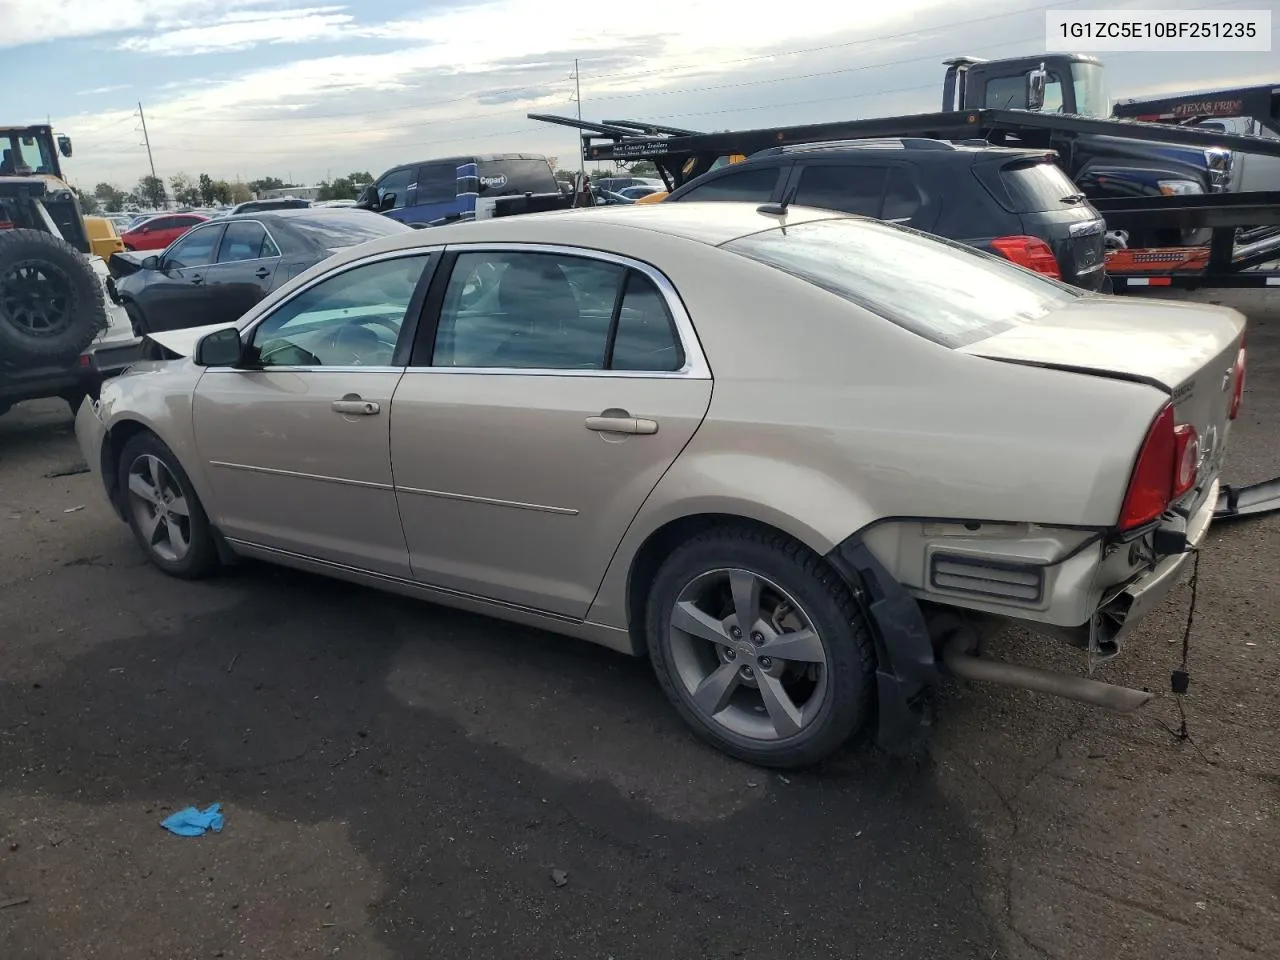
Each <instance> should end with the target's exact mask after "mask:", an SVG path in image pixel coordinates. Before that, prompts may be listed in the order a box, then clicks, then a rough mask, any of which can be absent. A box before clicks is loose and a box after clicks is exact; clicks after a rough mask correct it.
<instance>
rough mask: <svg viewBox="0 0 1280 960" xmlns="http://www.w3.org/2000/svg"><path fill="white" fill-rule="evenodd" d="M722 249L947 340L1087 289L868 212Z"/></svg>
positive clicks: (968, 339)
mask: <svg viewBox="0 0 1280 960" xmlns="http://www.w3.org/2000/svg"><path fill="white" fill-rule="evenodd" d="M724 249H726V250H732V251H733V252H734V253H739V254H742V255H743V256H745V257H750V258H751V259H752V260H758V261H760V262H761V263H766V264H768V265H769V266H772V267H777V268H778V269H779V270H782V271H785V272H786V273H789V274H791V275H792V276H795V277H799V278H800V279H801V280H807V281H808V282H809V283H812V284H814V285H815V286H818V287H821V288H822V289H824V290H827V291H829V292H831V293H834V294H835V295H836V296H839V297H843V298H844V299H846V300H848V301H850V302H851V303H856V304H857V305H858V306H860V307H864V308H866V309H867V310H870V311H871V312H872V313H875V314H878V315H879V316H881V317H884V318H885V319H886V320H890V321H892V322H893V323H896V324H898V325H899V326H902V327H905V328H906V329H908V330H910V331H911V332H913V333H916V334H919V335H920V336H922V337H925V338H926V339H928V340H932V341H933V342H934V343H940V344H942V345H943V346H947V347H963V346H967V345H968V344H971V343H976V342H977V341H979V340H985V339H986V338H987V337H990V336H994V335H995V334H997V333H999V332H1001V331H1002V330H1007V329H1009V328H1010V327H1012V326H1014V325H1015V324H1017V323H1019V322H1026V321H1029V320H1034V319H1035V318H1037V317H1040V316H1043V315H1044V314H1046V313H1048V312H1049V311H1050V310H1053V309H1055V308H1056V307H1058V306H1059V305H1061V304H1064V303H1067V302H1070V301H1072V300H1074V299H1075V298H1076V297H1078V296H1082V295H1083V294H1082V293H1081V292H1080V291H1077V290H1076V289H1075V288H1073V287H1068V286H1066V285H1065V284H1060V283H1055V282H1054V281H1052V280H1050V279H1048V278H1047V277H1043V276H1041V275H1040V274H1036V273H1032V272H1031V271H1029V270H1024V269H1023V268H1022V267H1018V266H1014V265H1013V264H1012V263H1009V262H1008V261H1007V260H1003V259H1001V258H998V257H995V256H991V255H989V254H986V253H983V252H981V251H979V250H975V249H973V248H972V247H966V246H963V245H962V244H959V243H955V242H953V241H951V240H943V239H941V238H939V237H933V236H928V235H926V234H923V233H919V232H917V231H915V230H909V229H907V228H905V227H898V226H894V225H893V224H886V223H877V222H875V221H872V220H862V219H838V220H835V219H833V220H815V221H812V222H810V223H801V224H796V225H795V226H789V227H786V228H785V232H783V229H782V228H779V229H774V230H766V231H764V232H763V233H755V234H751V235H750V236H746V237H741V238H739V239H737V240H731V241H730V242H728V243H726V244H725V245H724Z"/></svg>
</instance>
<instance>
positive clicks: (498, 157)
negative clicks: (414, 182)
mask: <svg viewBox="0 0 1280 960" xmlns="http://www.w3.org/2000/svg"><path fill="white" fill-rule="evenodd" d="M546 159H547V158H546V156H545V155H543V154H541V153H467V154H461V155H457V156H451V157H428V158H427V159H425V160H410V161H409V162H408V163H399V164H396V165H395V166H394V167H389V168H388V169H387V173H390V172H391V171H393V170H403V169H404V168H405V167H420V166H424V165H426V164H428V163H453V164H457V165H458V166H462V165H463V164H467V163H497V162H500V161H503V160H546ZM383 176H386V174H383ZM379 179H381V178H379Z"/></svg>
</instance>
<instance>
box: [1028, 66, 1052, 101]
mask: <svg viewBox="0 0 1280 960" xmlns="http://www.w3.org/2000/svg"><path fill="white" fill-rule="evenodd" d="M1048 80H1049V74H1048V73H1047V72H1046V71H1045V69H1044V65H1043V64H1041V66H1040V67H1039V68H1038V69H1036V70H1032V71H1031V72H1030V73H1028V74H1027V109H1028V110H1039V109H1040V108H1041V107H1043V106H1044V88H1045V84H1046V83H1047V82H1048Z"/></svg>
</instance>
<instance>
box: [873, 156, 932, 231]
mask: <svg viewBox="0 0 1280 960" xmlns="http://www.w3.org/2000/svg"><path fill="white" fill-rule="evenodd" d="M923 205H924V199H923V197H921V195H920V188H919V187H918V186H916V179H915V177H914V176H912V174H911V171H910V170H908V169H906V168H904V167H890V168H889V181H888V183H887V185H886V186H885V189H884V208H883V209H882V210H881V211H880V219H881V220H892V221H895V222H898V223H907V222H909V221H910V220H911V218H912V217H914V216H915V215H916V213H917V212H919V210H920V208H921V207H922V206H923Z"/></svg>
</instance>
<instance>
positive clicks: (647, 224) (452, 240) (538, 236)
mask: <svg viewBox="0 0 1280 960" xmlns="http://www.w3.org/2000/svg"><path fill="white" fill-rule="evenodd" d="M760 208H761V205H760V204H757V203H733V202H703V203H670V204H667V203H653V204H623V205H618V206H608V207H586V208H579V209H574V210H553V211H549V212H545V213H526V214H521V215H519V216H511V217H495V218H493V219H490V220H472V221H464V222H462V223H452V224H443V225H441V226H438V227H429V228H427V229H424V230H412V231H409V232H406V233H404V234H395V235H393V236H390V237H384V238H381V239H378V240H371V241H369V242H368V243H367V244H364V245H363V246H362V247H360V248H351V249H352V250H353V251H354V250H360V251H361V252H360V253H353V254H350V259H355V258H356V257H357V256H362V255H364V254H365V252H368V251H372V250H374V249H375V248H376V249H377V250H378V252H385V251H391V250H404V249H413V248H415V247H435V246H442V245H445V244H466V243H548V244H564V245H571V246H581V247H584V248H587V249H593V248H594V249H601V250H612V249H623V250H625V249H626V248H627V247H629V246H630V245H631V243H630V242H631V241H633V240H634V239H635V237H636V234H637V232H639V231H644V232H645V233H647V234H649V235H651V236H652V235H654V234H657V235H661V236H666V237H671V238H677V239H681V240H686V241H687V240H693V241H697V242H699V243H704V244H707V245H709V246H720V245H722V244H725V243H728V242H729V241H731V240H736V239H738V238H739V237H744V236H748V235H749V234H753V233H759V232H761V231H762V230H772V229H775V228H776V227H777V226H779V224H780V222H781V219H780V218H779V217H777V216H772V215H769V214H764V213H761V212H760ZM832 219H858V218H853V217H850V216H849V215H848V214H843V213H836V212H833V211H831V210H817V209H814V208H811V207H801V206H791V207H789V208H788V209H787V216H786V221H785V222H786V225H787V226H795V225H796V224H800V223H807V222H810V221H813V220H832Z"/></svg>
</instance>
